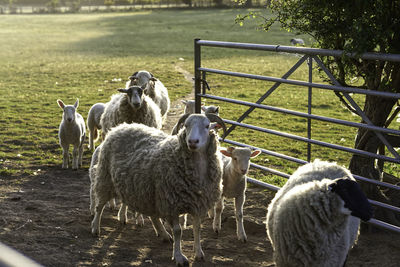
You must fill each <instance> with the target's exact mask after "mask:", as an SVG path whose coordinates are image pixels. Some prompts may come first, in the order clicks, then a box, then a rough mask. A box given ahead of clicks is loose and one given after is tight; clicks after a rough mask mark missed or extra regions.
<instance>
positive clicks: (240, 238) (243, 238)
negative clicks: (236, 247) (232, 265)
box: [238, 236, 247, 243]
mask: <svg viewBox="0 0 400 267" xmlns="http://www.w3.org/2000/svg"><path fill="white" fill-rule="evenodd" d="M238 239H239V240H240V241H242V242H243V243H246V242H247V237H246V236H243V237H238Z"/></svg>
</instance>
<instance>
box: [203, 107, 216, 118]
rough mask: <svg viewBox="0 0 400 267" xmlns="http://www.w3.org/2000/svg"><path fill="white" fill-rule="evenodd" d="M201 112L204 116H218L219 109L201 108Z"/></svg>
mask: <svg viewBox="0 0 400 267" xmlns="http://www.w3.org/2000/svg"><path fill="white" fill-rule="evenodd" d="M201 110H202V111H203V112H204V113H206V114H215V115H217V116H219V107H218V106H202V107H201Z"/></svg>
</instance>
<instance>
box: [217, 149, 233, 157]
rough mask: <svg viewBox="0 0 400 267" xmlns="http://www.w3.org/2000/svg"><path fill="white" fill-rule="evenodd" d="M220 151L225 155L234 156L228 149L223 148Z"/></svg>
mask: <svg viewBox="0 0 400 267" xmlns="http://www.w3.org/2000/svg"><path fill="white" fill-rule="evenodd" d="M220 152H221V153H222V154H223V155H225V156H227V157H232V153H231V152H229V151H228V150H225V149H221V150H220Z"/></svg>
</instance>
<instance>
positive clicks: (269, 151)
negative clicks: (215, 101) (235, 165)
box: [221, 139, 308, 164]
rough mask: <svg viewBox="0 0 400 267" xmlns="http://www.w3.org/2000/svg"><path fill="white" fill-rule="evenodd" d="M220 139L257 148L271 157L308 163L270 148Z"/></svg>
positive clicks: (236, 144)
mask: <svg viewBox="0 0 400 267" xmlns="http://www.w3.org/2000/svg"><path fill="white" fill-rule="evenodd" d="M221 141H223V142H225V143H227V144H231V145H235V146H241V147H249V148H251V149H259V150H261V152H262V153H264V154H267V155H270V156H273V157H277V158H281V159H285V160H288V161H292V162H295V163H299V164H307V163H308V162H307V161H305V160H302V159H298V158H294V157H291V156H288V155H284V154H281V153H277V152H275V151H271V150H268V149H264V148H259V147H255V146H250V145H247V144H243V143H240V142H236V141H233V140H229V139H224V140H222V139H221Z"/></svg>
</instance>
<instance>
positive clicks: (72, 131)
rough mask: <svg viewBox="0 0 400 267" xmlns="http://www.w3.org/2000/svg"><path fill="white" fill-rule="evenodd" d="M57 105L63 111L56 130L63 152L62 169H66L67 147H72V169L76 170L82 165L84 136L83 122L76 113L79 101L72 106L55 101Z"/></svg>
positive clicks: (84, 127)
mask: <svg viewBox="0 0 400 267" xmlns="http://www.w3.org/2000/svg"><path fill="white" fill-rule="evenodd" d="M57 103H58V105H59V106H60V108H61V109H62V110H63V117H62V120H61V123H60V127H59V130H58V139H59V142H60V146H61V147H62V150H63V163H62V168H64V169H66V168H68V158H69V153H68V150H69V145H73V146H74V150H73V152H72V169H74V170H76V169H78V165H82V154H83V142H84V141H85V136H86V126H85V120H84V119H83V117H82V116H81V114H79V113H78V112H77V111H76V109H77V108H78V106H79V99H77V100H76V102H75V104H74V105H73V106H72V105H65V104H64V102H63V101H62V100H60V99H58V100H57Z"/></svg>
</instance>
